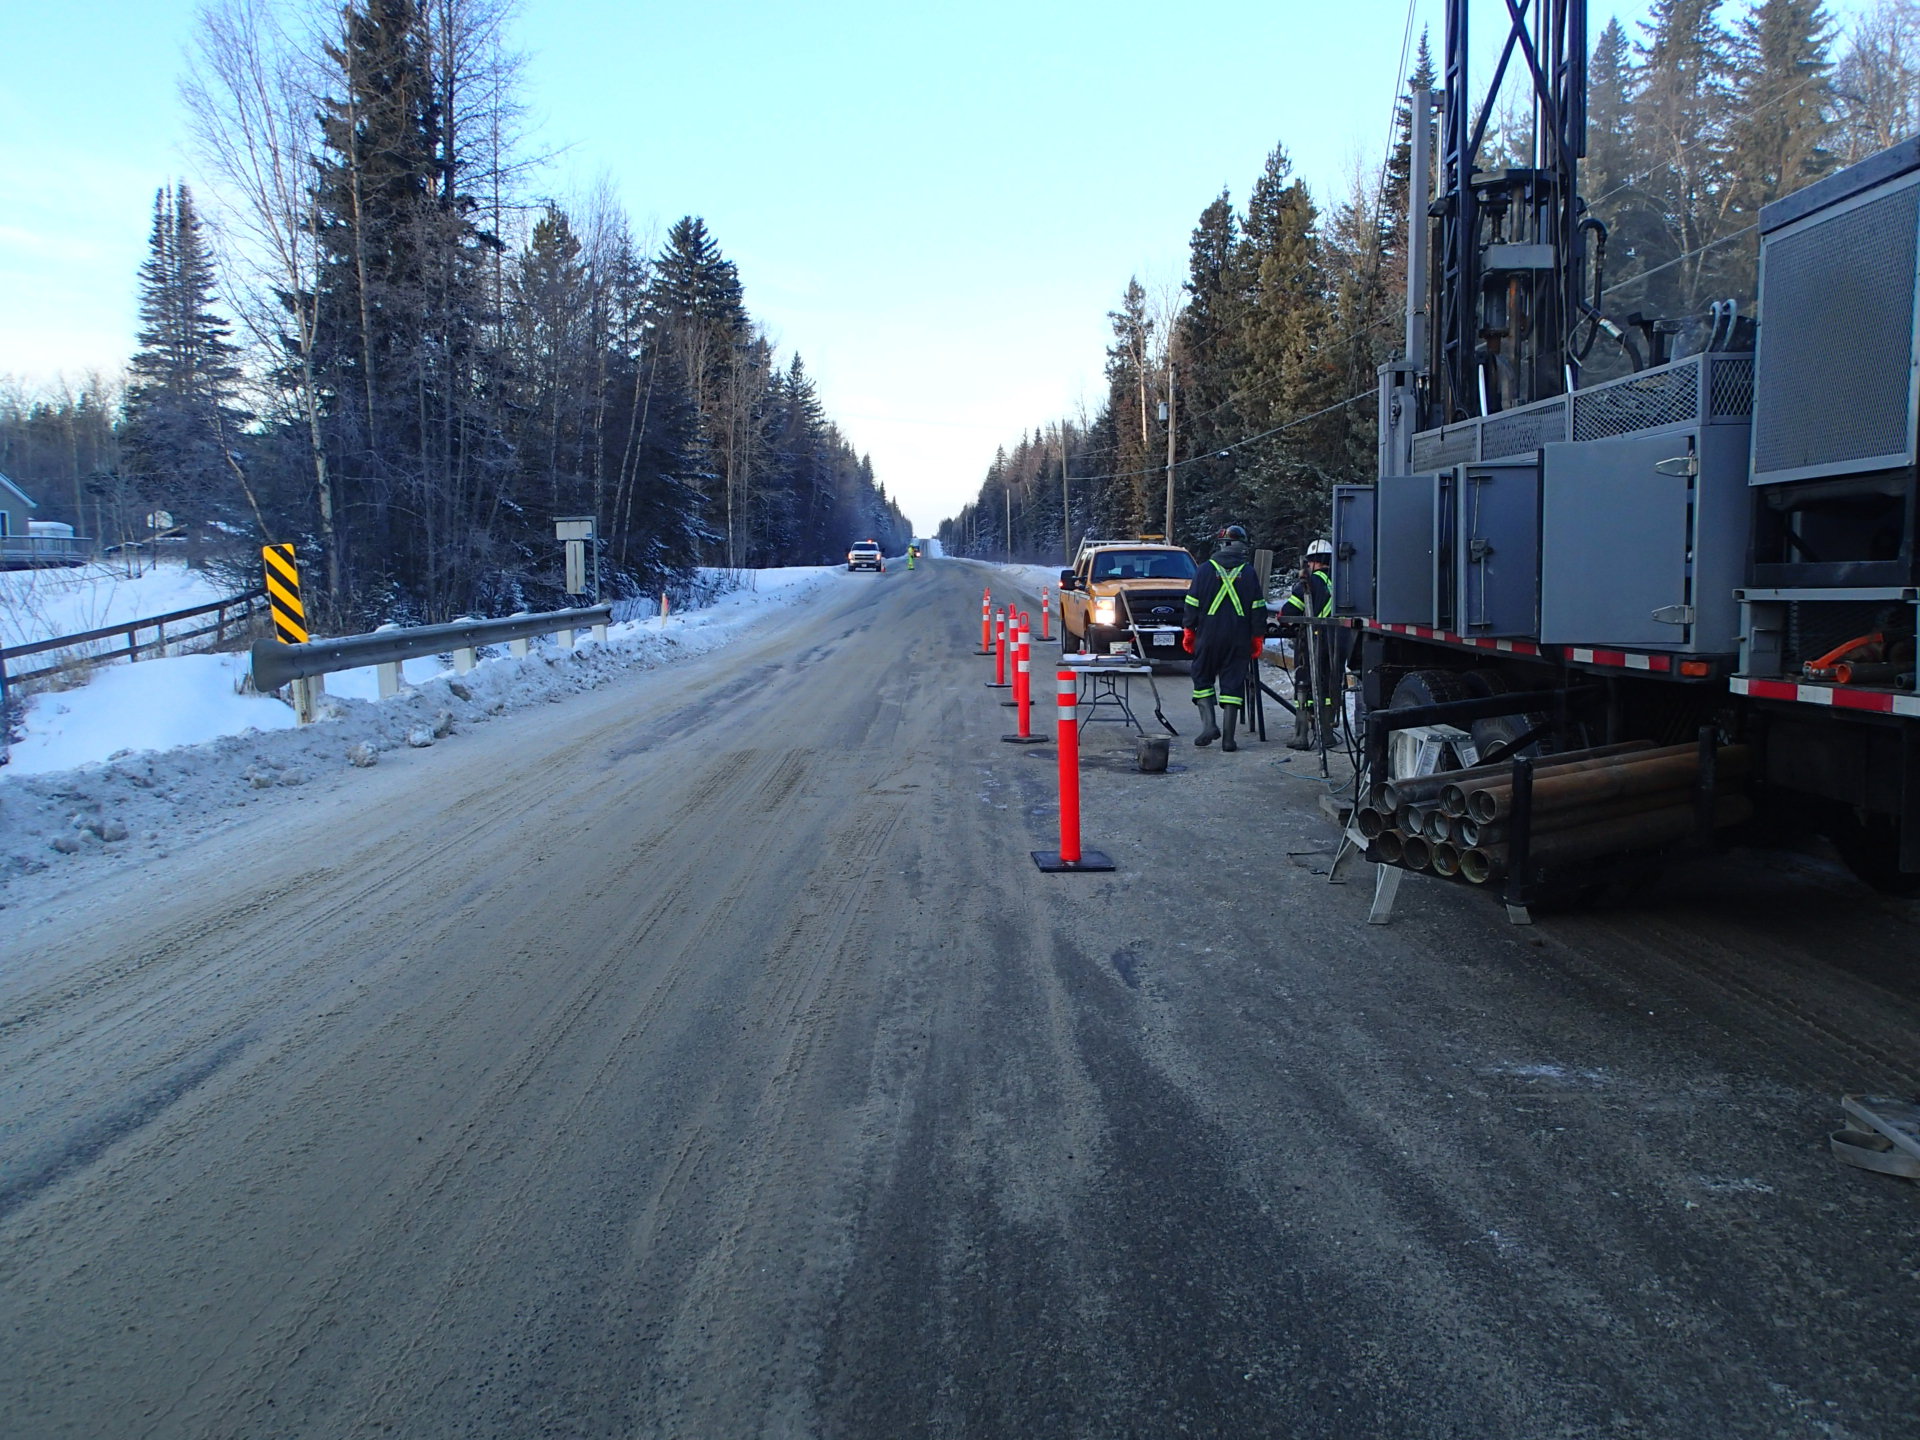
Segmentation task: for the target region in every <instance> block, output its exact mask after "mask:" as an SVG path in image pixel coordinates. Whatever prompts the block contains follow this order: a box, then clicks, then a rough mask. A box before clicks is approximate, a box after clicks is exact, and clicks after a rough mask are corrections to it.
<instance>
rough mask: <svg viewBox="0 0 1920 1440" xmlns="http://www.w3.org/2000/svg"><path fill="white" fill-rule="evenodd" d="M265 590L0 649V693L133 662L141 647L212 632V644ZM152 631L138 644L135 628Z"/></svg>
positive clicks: (161, 646)
mask: <svg viewBox="0 0 1920 1440" xmlns="http://www.w3.org/2000/svg"><path fill="white" fill-rule="evenodd" d="M266 598H267V592H266V591H264V590H249V591H247V592H246V593H245V594H243V595H233V596H229V597H228V598H227V599H225V600H217V601H215V602H214V603H213V604H211V605H196V606H195V607H194V608H192V609H191V610H172V611H169V612H168V613H167V614H165V615H149V616H147V617H146V618H145V619H141V620H129V621H128V622H127V623H126V624H124V625H104V626H102V627H101V628H100V629H98V630H83V631H81V632H80V633H79V634H78V635H56V636H55V637H54V638H53V639H51V640H36V641H34V642H33V643H32V644H30V645H14V646H10V647H8V648H7V649H4V650H0V692H3V691H4V690H5V688H6V686H7V685H10V684H11V685H19V684H24V683H25V682H27V681H29V680H41V679H45V678H46V677H47V676H49V675H59V674H62V673H63V672H65V671H68V670H79V669H81V668H83V667H85V666H88V665H93V664H97V663H99V662H100V661H102V660H119V659H127V660H138V659H139V658H140V652H141V651H142V650H159V651H163V652H164V651H165V650H166V648H167V647H168V646H169V645H179V644H182V643H183V642H185V641H188V640H198V639H200V638H201V637H203V636H206V635H211V636H213V637H214V643H215V644H216V645H217V644H219V643H220V641H221V640H223V639H225V638H226V632H227V627H228V626H230V625H234V624H236V623H238V622H240V621H243V620H246V619H247V618H249V617H250V616H252V615H253V614H254V613H255V612H256V611H258V610H260V609H261V608H263V607H264V605H265V603H266ZM203 615H211V616H213V617H214V622H213V624H211V625H202V626H201V627H199V628H198V629H194V630H177V629H176V630H175V631H173V633H171V634H169V633H168V632H167V627H168V626H169V625H175V626H177V625H181V624H184V623H186V622H188V621H191V620H198V619H199V618H200V617H201V616H203ZM143 630H151V631H153V632H154V636H153V639H151V640H148V641H145V642H142V640H141V639H140V632H141V631H143ZM122 637H124V638H125V640H126V642H127V643H126V645H125V647H124V648H121V649H109V650H95V651H92V652H90V653H89V654H86V655H77V656H72V657H70V658H68V659H66V660H62V661H59V662H58V663H56V664H53V665H42V666H40V667H39V668H38V669H36V670H17V671H16V670H10V669H8V665H7V662H8V661H10V660H24V659H26V658H27V657H28V656H30V655H48V654H52V653H54V652H56V651H60V650H71V649H73V648H74V647H75V646H78V645H92V644H95V643H97V642H99V641H101V640H117V639H120V638H122Z"/></svg>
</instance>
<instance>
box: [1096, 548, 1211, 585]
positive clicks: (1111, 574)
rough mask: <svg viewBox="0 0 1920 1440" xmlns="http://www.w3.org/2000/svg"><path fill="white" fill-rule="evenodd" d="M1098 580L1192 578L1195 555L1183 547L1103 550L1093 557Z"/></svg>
mask: <svg viewBox="0 0 1920 1440" xmlns="http://www.w3.org/2000/svg"><path fill="white" fill-rule="evenodd" d="M1093 578H1094V579H1095V580H1191V579H1192V578H1193V557H1192V556H1191V555H1189V554H1187V552H1186V551H1184V550H1102V551H1100V552H1099V553H1098V554H1096V555H1095V556H1094V557H1093Z"/></svg>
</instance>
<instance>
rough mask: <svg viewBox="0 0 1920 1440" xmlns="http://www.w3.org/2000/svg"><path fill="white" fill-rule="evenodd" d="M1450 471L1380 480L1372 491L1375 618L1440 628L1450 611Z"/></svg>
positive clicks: (1451, 598)
mask: <svg viewBox="0 0 1920 1440" xmlns="http://www.w3.org/2000/svg"><path fill="white" fill-rule="evenodd" d="M1453 481H1454V475H1453V472H1452V471H1451V470H1443V471H1440V472H1439V473H1437V474H1429V475H1382V476H1381V477H1380V483H1379V485H1378V486H1377V487H1376V493H1375V497H1374V505H1375V509H1376V512H1377V513H1376V527H1375V533H1376V535H1377V537H1378V548H1377V550H1376V551H1375V555H1376V560H1375V565H1374V603H1375V611H1376V614H1375V618H1376V619H1378V620H1380V621H1382V622H1383V623H1386V624H1389V625H1431V626H1434V627H1437V628H1440V629H1445V628H1446V623H1447V618H1448V617H1449V616H1450V615H1451V612H1452V610H1453V587H1452V584H1451V583H1450V582H1451V578H1452V573H1453Z"/></svg>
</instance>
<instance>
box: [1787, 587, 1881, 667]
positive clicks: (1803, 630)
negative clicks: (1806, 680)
mask: <svg viewBox="0 0 1920 1440" xmlns="http://www.w3.org/2000/svg"><path fill="white" fill-rule="evenodd" d="M1887 609H1888V602H1886V601H1884V600H1802V601H1795V602H1794V603H1793V604H1790V605H1788V606H1787V652H1786V654H1785V655H1784V656H1783V657H1782V659H1783V662H1784V669H1785V673H1786V675H1787V676H1788V678H1793V677H1796V676H1798V675H1799V674H1800V667H1801V666H1802V665H1804V664H1806V663H1807V661H1809V660H1817V659H1819V658H1820V657H1821V656H1822V655H1825V654H1826V653H1827V652H1828V651H1830V650H1834V649H1837V648H1838V647H1839V646H1841V645H1844V644H1845V643H1846V642H1847V641H1849V640H1852V639H1854V638H1855V637H1857V636H1860V635H1867V634H1870V633H1872V631H1873V629H1874V622H1875V621H1877V620H1878V619H1879V618H1880V617H1881V615H1882V614H1884V613H1885V612H1886V610H1887Z"/></svg>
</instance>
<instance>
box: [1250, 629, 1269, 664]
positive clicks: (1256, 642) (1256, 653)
mask: <svg viewBox="0 0 1920 1440" xmlns="http://www.w3.org/2000/svg"><path fill="white" fill-rule="evenodd" d="M1266 648H1267V637H1266V636H1264V635H1256V636H1254V637H1253V658H1254V659H1256V660H1258V659H1259V658H1260V654H1261V652H1262V651H1263V650H1265V649H1266Z"/></svg>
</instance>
